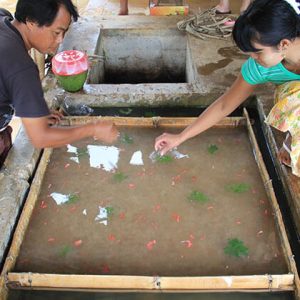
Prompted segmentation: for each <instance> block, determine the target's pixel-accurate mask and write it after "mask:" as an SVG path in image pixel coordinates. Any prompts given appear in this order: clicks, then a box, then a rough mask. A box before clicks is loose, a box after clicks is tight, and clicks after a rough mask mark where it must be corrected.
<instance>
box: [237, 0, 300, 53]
mask: <svg viewBox="0 0 300 300" xmlns="http://www.w3.org/2000/svg"><path fill="white" fill-rule="evenodd" d="M232 36H233V39H234V41H235V43H236V45H237V46H238V47H239V48H240V49H241V50H242V51H244V52H257V51H259V50H260V49H256V48H255V47H254V46H253V42H257V43H259V44H261V45H263V46H271V47H276V46H278V45H279V44H280V41H281V40H282V39H288V40H291V41H292V40H294V39H295V38H297V37H298V36H300V17H299V16H298V14H297V13H296V11H295V10H294V8H293V7H292V6H291V5H290V4H289V3H288V2H286V1H285V0H254V2H252V3H251V4H250V6H249V7H248V9H247V10H246V11H245V12H244V13H242V14H241V15H240V16H239V17H238V19H237V20H236V22H235V25H234V28H233V32H232Z"/></svg>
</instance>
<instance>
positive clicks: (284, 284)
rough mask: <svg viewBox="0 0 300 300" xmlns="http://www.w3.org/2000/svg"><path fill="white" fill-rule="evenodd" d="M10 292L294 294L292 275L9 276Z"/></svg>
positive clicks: (24, 274)
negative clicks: (147, 291)
mask: <svg viewBox="0 0 300 300" xmlns="http://www.w3.org/2000/svg"><path fill="white" fill-rule="evenodd" d="M7 279H8V286H9V287H11V288H20V287H22V288H30V289H35V288H36V287H38V288H39V289H40V288H42V289H51V288H53V287H55V289H67V290H73V289H80V290H81V289H92V290H95V289H96V290H97V289H105V290H114V289H119V290H133V289H134V290H164V291H166V290H173V291H176V290H177V291H178V290H180V291H191V290H196V291H199V290H205V291H214V290H223V291H225V290H226V291H234V290H244V289H247V290H251V289H254V290H268V291H270V290H276V291H292V290H294V288H293V283H294V275H293V274H284V275H252V276H209V277H204V276H201V277H151V276H115V275H112V276H107V275H106V276H104V275H58V274H38V273H9V274H8V276H7Z"/></svg>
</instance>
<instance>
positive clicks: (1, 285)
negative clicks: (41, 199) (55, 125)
mask: <svg viewBox="0 0 300 300" xmlns="http://www.w3.org/2000/svg"><path fill="white" fill-rule="evenodd" d="M51 154H52V149H46V150H45V151H44V153H43V155H42V159H41V161H40V163H39V167H38V169H37V172H36V174H35V176H34V180H33V182H32V184H31V186H30V191H29V194H28V197H27V199H26V201H25V204H24V208H23V210H22V213H21V216H20V219H19V222H18V225H17V227H16V230H15V233H14V236H13V240H12V244H11V247H10V249H9V252H8V255H7V257H6V259H5V262H4V266H3V269H2V272H1V275H0V299H6V297H7V290H6V289H5V282H6V274H7V273H8V272H10V271H11V270H12V269H13V268H14V266H15V264H16V260H17V257H18V255H19V252H20V248H21V245H22V242H23V239H24V235H25V232H26V230H27V227H28V224H29V221H30V218H31V215H32V212H33V209H34V206H35V203H36V201H37V198H38V195H39V193H40V189H41V183H42V180H43V177H44V174H45V171H46V168H47V165H48V162H49V158H50V156H51Z"/></svg>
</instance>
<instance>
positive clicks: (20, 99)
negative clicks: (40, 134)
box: [0, 9, 49, 129]
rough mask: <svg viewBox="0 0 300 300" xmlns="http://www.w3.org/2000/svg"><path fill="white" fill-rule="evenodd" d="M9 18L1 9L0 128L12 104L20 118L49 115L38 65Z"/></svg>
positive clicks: (10, 17) (9, 15)
mask: <svg viewBox="0 0 300 300" xmlns="http://www.w3.org/2000/svg"><path fill="white" fill-rule="evenodd" d="M12 19H13V18H12V15H11V14H10V13H9V12H8V11H6V10H1V9H0V129H1V128H3V127H4V126H5V124H4V123H5V120H4V119H5V118H4V117H3V116H4V115H5V114H7V112H8V111H9V110H11V107H13V108H14V110H15V115H16V116H18V117H21V118H37V117H43V116H47V115H49V109H48V107H47V104H46V102H45V99H44V95H43V90H42V86H41V82H40V78H39V72H38V68H37V66H36V64H35V63H34V62H33V60H32V59H31V57H30V56H29V54H28V51H27V50H26V47H25V43H24V41H23V39H22V36H21V34H20V33H19V31H18V30H17V29H16V28H15V27H14V26H13V25H12V24H11V21H12Z"/></svg>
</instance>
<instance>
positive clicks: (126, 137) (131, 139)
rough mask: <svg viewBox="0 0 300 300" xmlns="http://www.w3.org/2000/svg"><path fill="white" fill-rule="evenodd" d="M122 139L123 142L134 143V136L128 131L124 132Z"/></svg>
mask: <svg viewBox="0 0 300 300" xmlns="http://www.w3.org/2000/svg"><path fill="white" fill-rule="evenodd" d="M120 140H121V142H122V143H123V144H133V138H132V137H131V136H129V135H128V134H127V133H125V134H123V135H122V136H121V139H120Z"/></svg>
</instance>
